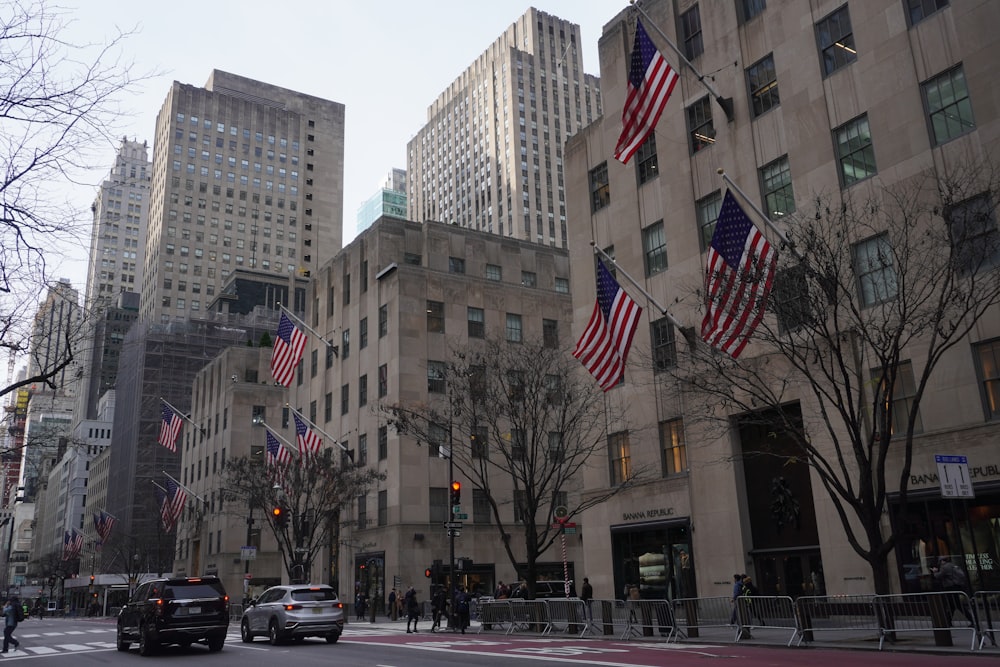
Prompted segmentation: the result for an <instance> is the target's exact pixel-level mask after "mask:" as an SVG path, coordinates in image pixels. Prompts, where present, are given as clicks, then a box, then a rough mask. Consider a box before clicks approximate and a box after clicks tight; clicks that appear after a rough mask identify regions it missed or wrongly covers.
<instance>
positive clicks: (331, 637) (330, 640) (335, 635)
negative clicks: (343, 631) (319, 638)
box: [326, 632, 340, 644]
mask: <svg viewBox="0 0 1000 667" xmlns="http://www.w3.org/2000/svg"><path fill="white" fill-rule="evenodd" d="M338 639H340V633H339V632H331V633H330V634H328V635H327V636H326V643H327V644H336V643H337V640H338Z"/></svg>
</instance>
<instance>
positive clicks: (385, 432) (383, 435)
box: [378, 426, 389, 461]
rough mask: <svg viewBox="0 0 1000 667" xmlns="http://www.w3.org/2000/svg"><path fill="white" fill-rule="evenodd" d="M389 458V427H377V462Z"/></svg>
mask: <svg viewBox="0 0 1000 667" xmlns="http://www.w3.org/2000/svg"><path fill="white" fill-rule="evenodd" d="M387 458H389V427H388V426H379V427H378V460H379V461H385V460H386V459H387Z"/></svg>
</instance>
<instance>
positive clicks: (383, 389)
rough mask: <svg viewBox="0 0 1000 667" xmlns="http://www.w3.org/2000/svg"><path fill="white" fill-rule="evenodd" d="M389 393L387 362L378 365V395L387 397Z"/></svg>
mask: <svg viewBox="0 0 1000 667" xmlns="http://www.w3.org/2000/svg"><path fill="white" fill-rule="evenodd" d="M388 393H389V368H388V366H386V365H385V364H382V365H381V366H379V367H378V397H379V398H385V397H386V395H387V394H388Z"/></svg>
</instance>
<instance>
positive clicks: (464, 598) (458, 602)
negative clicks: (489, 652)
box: [455, 585, 471, 635]
mask: <svg viewBox="0 0 1000 667" xmlns="http://www.w3.org/2000/svg"><path fill="white" fill-rule="evenodd" d="M470 599H471V596H470V595H469V594H468V593H466V592H465V586H462V585H459V587H458V593H456V594H455V612H456V615H457V616H458V628H459V630H461V631H462V634H463V635H464V634H465V629H466V628H467V627H469V602H470Z"/></svg>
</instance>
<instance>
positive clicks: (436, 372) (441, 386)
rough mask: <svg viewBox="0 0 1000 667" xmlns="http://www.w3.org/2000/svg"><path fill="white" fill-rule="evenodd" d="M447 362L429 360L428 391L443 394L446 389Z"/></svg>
mask: <svg viewBox="0 0 1000 667" xmlns="http://www.w3.org/2000/svg"><path fill="white" fill-rule="evenodd" d="M445 371H446V367H445V363H444V362H443V361H428V362H427V391H429V392H431V393H435V394H443V393H444V392H445V390H446V384H445Z"/></svg>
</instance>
